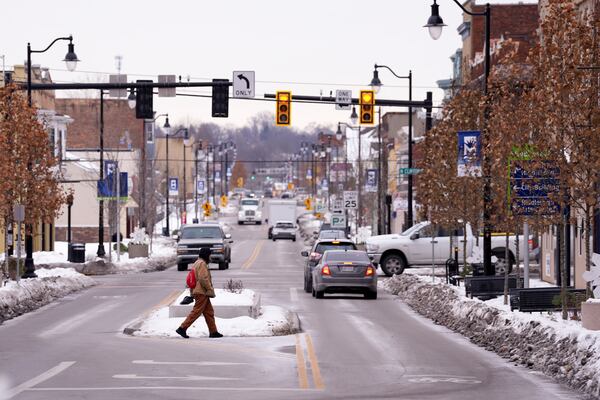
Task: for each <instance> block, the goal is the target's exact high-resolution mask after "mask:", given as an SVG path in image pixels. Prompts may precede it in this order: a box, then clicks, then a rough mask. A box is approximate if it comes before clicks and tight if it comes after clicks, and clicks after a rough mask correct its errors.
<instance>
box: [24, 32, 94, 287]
mask: <svg viewBox="0 0 600 400" xmlns="http://www.w3.org/2000/svg"><path fill="white" fill-rule="evenodd" d="M62 40H68V41H69V45H68V47H67V54H66V55H65V59H64V60H63V61H65V63H66V65H67V69H68V70H69V72H73V71H75V68H77V62H78V61H79V59H78V58H77V55H76V54H75V45H74V44H73V36H67V37H59V38H56V39H54V40H53V41H52V43H50V44H49V45H48V47H46V48H45V49H43V50H32V49H31V43H27V104H28V105H29V107H31V106H32V105H33V104H32V101H31V54H33V53H45V52H46V51H48V50H49V49H50V48H51V47H52V46H53V45H54V44H55V43H56V42H59V41H62ZM101 171H102V169H101ZM101 173H102V172H101ZM42 234H43V232H42ZM25 253H26V254H25V271H24V274H23V276H22V277H23V278H36V277H37V275H36V273H35V267H34V264H33V226H32V225H31V224H27V226H26V227H25Z"/></svg>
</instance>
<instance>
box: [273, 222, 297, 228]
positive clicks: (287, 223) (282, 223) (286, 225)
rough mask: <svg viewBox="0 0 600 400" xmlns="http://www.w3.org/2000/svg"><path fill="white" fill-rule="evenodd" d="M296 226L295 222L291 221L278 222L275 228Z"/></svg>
mask: <svg viewBox="0 0 600 400" xmlns="http://www.w3.org/2000/svg"><path fill="white" fill-rule="evenodd" d="M293 227H294V224H292V223H291V222H278V223H277V224H276V225H275V228H285V229H291V228H293Z"/></svg>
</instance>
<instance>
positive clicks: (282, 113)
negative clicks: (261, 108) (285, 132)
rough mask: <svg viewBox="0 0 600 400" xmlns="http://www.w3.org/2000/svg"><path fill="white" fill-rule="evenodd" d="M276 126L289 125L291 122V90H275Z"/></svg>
mask: <svg viewBox="0 0 600 400" xmlns="http://www.w3.org/2000/svg"><path fill="white" fill-rule="evenodd" d="M276 114H277V116H276V119H275V124H276V125H277V126H290V125H291V124H292V92H277V113H276Z"/></svg>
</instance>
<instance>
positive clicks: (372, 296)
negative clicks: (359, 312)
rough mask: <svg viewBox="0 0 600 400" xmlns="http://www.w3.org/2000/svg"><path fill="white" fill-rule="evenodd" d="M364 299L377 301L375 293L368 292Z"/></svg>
mask: <svg viewBox="0 0 600 400" xmlns="http://www.w3.org/2000/svg"><path fill="white" fill-rule="evenodd" d="M365 299H369V300H376V299H377V292H368V293H365Z"/></svg>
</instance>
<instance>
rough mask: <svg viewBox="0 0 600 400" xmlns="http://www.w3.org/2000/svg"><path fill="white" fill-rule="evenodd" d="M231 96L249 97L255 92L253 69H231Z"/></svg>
mask: <svg viewBox="0 0 600 400" xmlns="http://www.w3.org/2000/svg"><path fill="white" fill-rule="evenodd" d="M232 81H233V97H237V98H244V99H249V98H253V97H254V96H255V94H256V92H255V90H254V88H255V83H254V71H233V79H232Z"/></svg>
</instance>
